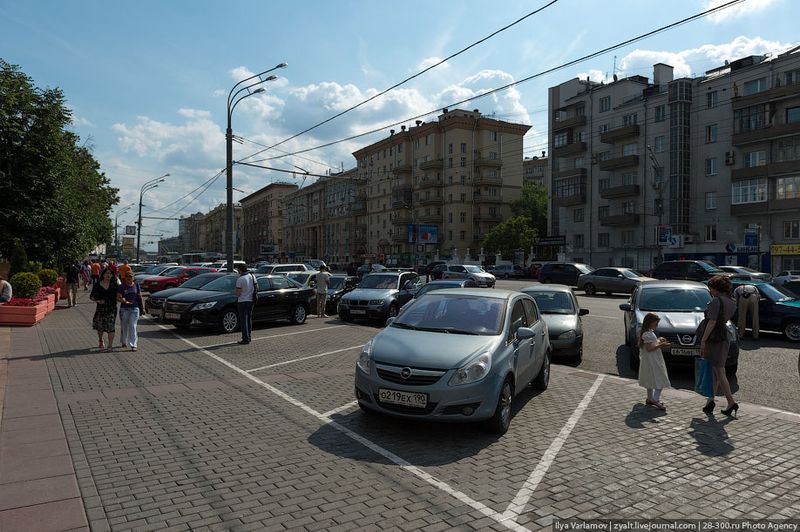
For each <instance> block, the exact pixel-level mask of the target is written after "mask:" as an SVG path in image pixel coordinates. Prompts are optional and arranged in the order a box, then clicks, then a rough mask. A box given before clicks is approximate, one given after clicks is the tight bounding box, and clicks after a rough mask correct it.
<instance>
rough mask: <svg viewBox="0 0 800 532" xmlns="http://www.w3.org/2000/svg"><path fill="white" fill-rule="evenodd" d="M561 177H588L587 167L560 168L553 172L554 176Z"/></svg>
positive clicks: (555, 177)
mask: <svg viewBox="0 0 800 532" xmlns="http://www.w3.org/2000/svg"><path fill="white" fill-rule="evenodd" d="M560 177H586V168H568V169H566V170H558V171H557V172H553V178H554V179H558V178H560Z"/></svg>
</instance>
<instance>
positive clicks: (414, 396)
mask: <svg viewBox="0 0 800 532" xmlns="http://www.w3.org/2000/svg"><path fill="white" fill-rule="evenodd" d="M378 399H380V401H381V402H382V403H391V404H393V405H403V406H412V407H414V408H425V407H426V406H427V405H428V394H425V393H409V392H401V391H399V390H387V389H385V388H381V389H380V390H378Z"/></svg>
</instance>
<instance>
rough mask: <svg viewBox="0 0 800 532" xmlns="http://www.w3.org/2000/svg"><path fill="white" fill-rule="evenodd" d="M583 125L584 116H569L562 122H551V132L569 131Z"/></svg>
mask: <svg viewBox="0 0 800 532" xmlns="http://www.w3.org/2000/svg"><path fill="white" fill-rule="evenodd" d="M585 125H586V115H581V116H571V117H569V118H565V119H564V120H560V121H557V122H553V131H558V130H560V129H569V128H573V127H578V126H585Z"/></svg>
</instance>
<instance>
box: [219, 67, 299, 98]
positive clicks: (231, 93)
mask: <svg viewBox="0 0 800 532" xmlns="http://www.w3.org/2000/svg"><path fill="white" fill-rule="evenodd" d="M287 66H288V65H287V64H286V63H279V64H277V65H275V66H274V67H272V68H270V69H269V70H265V71H264V72H259V73H258V74H253V75H252V76H250V77H249V78H244V79H243V80H241V81H239V82H237V83H236V84H235V85H234V86H233V87H232V88H231V91H230V92H229V93H228V107H230V106H231V102H232V101H233V97H234V94H233V93H234V91H236V89H237V88H238V87H239V85H241V84H242V83H247V82H248V81H250V80H251V79H256V78H260V77H261V76H263V75H264V74H268V73H270V72H272V71H273V70H277V69H279V68H286V67H287Z"/></svg>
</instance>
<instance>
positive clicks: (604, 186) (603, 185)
mask: <svg viewBox="0 0 800 532" xmlns="http://www.w3.org/2000/svg"><path fill="white" fill-rule="evenodd" d="M597 184H598V186H599V187H600V192H604V191H606V190H608V189H609V188H611V178H610V177H604V178H602V179H599V180H598V181H597Z"/></svg>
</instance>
